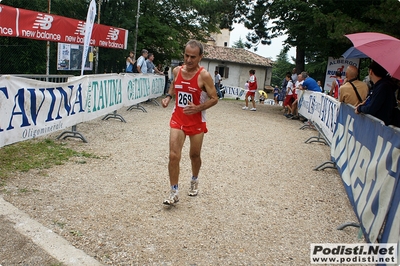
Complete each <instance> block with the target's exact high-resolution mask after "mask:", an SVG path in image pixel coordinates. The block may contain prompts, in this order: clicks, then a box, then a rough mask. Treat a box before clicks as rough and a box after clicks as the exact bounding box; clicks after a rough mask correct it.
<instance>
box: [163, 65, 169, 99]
mask: <svg viewBox="0 0 400 266" xmlns="http://www.w3.org/2000/svg"><path fill="white" fill-rule="evenodd" d="M164 76H165V86H164V95H165V94H167V92H168V88H169V86H168V85H169V67H167V66H166V67H165V68H164Z"/></svg>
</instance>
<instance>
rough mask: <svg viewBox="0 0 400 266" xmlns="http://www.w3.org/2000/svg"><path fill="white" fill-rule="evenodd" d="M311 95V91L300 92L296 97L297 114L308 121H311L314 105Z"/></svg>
mask: <svg viewBox="0 0 400 266" xmlns="http://www.w3.org/2000/svg"><path fill="white" fill-rule="evenodd" d="M312 94H313V92H312V91H306V90H301V91H300V94H299V95H297V96H298V97H299V101H298V112H299V114H301V115H302V116H303V117H305V118H307V119H308V120H311V117H312V114H313V113H314V109H315V104H316V103H315V100H314V98H313V97H311V95H312Z"/></svg>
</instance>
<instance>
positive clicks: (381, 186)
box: [331, 104, 400, 243]
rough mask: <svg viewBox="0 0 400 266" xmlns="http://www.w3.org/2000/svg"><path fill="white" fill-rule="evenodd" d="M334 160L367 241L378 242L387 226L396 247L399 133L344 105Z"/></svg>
mask: <svg viewBox="0 0 400 266" xmlns="http://www.w3.org/2000/svg"><path fill="white" fill-rule="evenodd" d="M331 156H332V161H333V162H335V163H336V165H337V168H338V170H339V173H340V175H341V177H342V181H343V184H344V187H345V189H346V192H347V195H348V197H349V200H350V202H351V204H352V206H353V208H354V212H355V213H356V215H357V217H358V220H359V222H360V225H361V228H362V230H363V233H364V236H365V238H366V240H367V241H368V242H370V243H374V242H376V241H377V240H378V237H379V234H380V232H381V229H382V227H383V226H384V224H385V228H384V232H386V234H387V236H386V238H385V239H386V240H388V239H391V243H393V242H392V241H393V239H392V238H394V240H395V242H396V243H397V241H398V239H399V234H398V232H399V226H400V224H399V223H400V220H399V217H398V216H399V210H398V209H399V196H398V195H399V188H398V180H399V177H400V163H399V159H400V134H399V131H398V130H396V129H393V128H391V127H387V126H385V125H384V124H383V123H382V122H381V121H380V120H378V119H374V118H373V117H370V116H368V115H357V114H355V113H354V108H353V107H351V106H349V105H347V104H341V105H340V109H339V114H338V118H337V127H336V129H335V132H334V135H333V139H332V144H331ZM396 191H397V195H396V197H394V196H395V193H396ZM393 199H394V200H393ZM389 208H390V215H389V216H388V213H389ZM396 215H397V219H396ZM386 218H387V219H386ZM385 219H386V220H385ZM393 230H394V231H393ZM392 231H393V232H397V235H394V236H393V235H392V234H391V233H390V237H392V238H390V237H389V233H388V232H392Z"/></svg>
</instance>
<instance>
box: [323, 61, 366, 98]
mask: <svg viewBox="0 0 400 266" xmlns="http://www.w3.org/2000/svg"><path fill="white" fill-rule="evenodd" d="M359 63H360V59H359V58H349V59H344V58H342V57H341V58H333V57H329V58H328V65H327V66H326V76H325V84H324V87H323V90H324V91H328V92H329V91H330V90H331V88H332V82H333V81H334V80H335V74H336V71H340V72H341V73H342V79H344V78H346V68H347V67H348V66H355V67H356V68H359Z"/></svg>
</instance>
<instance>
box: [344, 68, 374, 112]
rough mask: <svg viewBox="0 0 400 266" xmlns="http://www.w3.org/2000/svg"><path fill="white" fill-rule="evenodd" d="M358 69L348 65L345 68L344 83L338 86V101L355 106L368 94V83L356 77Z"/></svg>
mask: <svg viewBox="0 0 400 266" xmlns="http://www.w3.org/2000/svg"><path fill="white" fill-rule="evenodd" d="M357 77H358V69H357V68H356V67H355V66H348V67H347V69H346V80H347V81H346V83H344V84H343V85H342V86H340V88H339V102H343V103H348V104H351V105H353V106H357V105H358V104H360V103H362V102H363V101H364V100H365V99H366V98H367V95H368V85H367V84H366V83H365V82H363V81H360V80H358V79H357Z"/></svg>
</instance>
